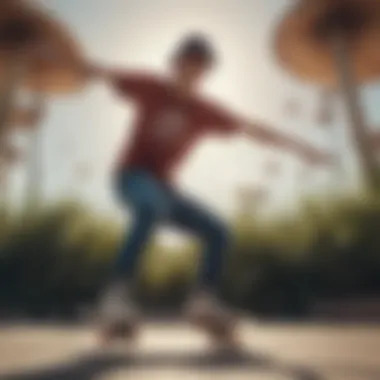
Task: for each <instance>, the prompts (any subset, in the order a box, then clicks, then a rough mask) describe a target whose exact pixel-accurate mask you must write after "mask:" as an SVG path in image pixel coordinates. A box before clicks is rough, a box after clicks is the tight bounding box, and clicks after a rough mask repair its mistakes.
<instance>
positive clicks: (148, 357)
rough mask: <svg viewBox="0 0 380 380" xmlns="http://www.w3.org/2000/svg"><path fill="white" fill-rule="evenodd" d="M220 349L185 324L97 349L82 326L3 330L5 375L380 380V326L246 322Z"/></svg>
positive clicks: (0, 367) (19, 379) (12, 379)
mask: <svg viewBox="0 0 380 380" xmlns="http://www.w3.org/2000/svg"><path fill="white" fill-rule="evenodd" d="M241 340H242V348H241V351H240V352H234V353H232V352H218V351H217V350H215V349H213V348H212V347H210V345H209V344H208V342H207V339H206V338H205V336H204V335H202V334H201V333H200V332H198V331H196V330H194V329H192V328H191V327H189V326H187V325H184V324H181V323H178V324H177V323H166V324H165V323H160V324H154V323H149V324H147V325H146V326H145V327H144V328H143V330H142V332H141V336H140V338H139V339H138V341H136V342H135V343H134V344H133V345H132V346H131V347H127V346H126V345H119V346H115V347H109V348H107V349H104V348H103V349H102V348H100V347H97V346H96V344H95V339H94V332H93V331H92V330H91V329H89V328H83V327H57V326H28V325H25V326H13V327H3V328H0V379H1V380H37V379H38V380H40V379H41V380H119V379H120V380H122V379H123V380H128V379H131V380H132V379H133V380H150V379H167V380H171V379H173V380H174V379H175V380H205V379H210V380H211V379H215V380H219V379H220V380H259V379H260V380H380V326H379V327H375V326H373V327H369V326H365V325H363V326H360V325H358V326H349V327H347V326H346V327H339V326H318V325H258V324H252V323H248V322H247V323H244V324H243V326H242V328H241Z"/></svg>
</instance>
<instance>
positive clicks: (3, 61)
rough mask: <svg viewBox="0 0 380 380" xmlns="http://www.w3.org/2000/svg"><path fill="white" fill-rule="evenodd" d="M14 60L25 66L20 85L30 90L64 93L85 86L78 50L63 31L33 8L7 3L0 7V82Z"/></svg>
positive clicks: (31, 6)
mask: <svg viewBox="0 0 380 380" xmlns="http://www.w3.org/2000/svg"><path fill="white" fill-rule="evenodd" d="M25 49H27V51H28V52H27V54H25V55H23V53H22V52H23V51H24V52H25ZM20 53H21V54H22V55H19V54H20ZM18 59H19V60H23V61H22V62H23V63H25V80H23V82H22V84H23V85H24V86H26V87H28V88H30V89H32V90H38V91H43V92H45V93H53V94H54V93H66V92H73V91H77V90H79V89H80V88H81V87H82V86H83V85H84V84H85V77H84V75H83V73H82V72H81V70H80V67H81V66H82V61H83V57H82V53H81V49H80V48H79V46H78V45H77V42H76V41H75V38H73V36H72V35H70V34H69V32H68V31H67V29H66V28H65V27H64V26H63V25H62V24H61V23H60V22H59V21H57V20H56V19H55V18H54V17H52V16H51V15H50V14H49V13H48V12H46V11H43V10H42V9H39V8H38V7H36V6H35V5H33V4H29V3H26V2H25V1H21V0H18V1H10V0H7V1H6V2H5V3H3V5H0V79H1V77H2V76H4V75H6V73H7V67H8V65H9V63H10V62H16V63H18V61H17V60H18Z"/></svg>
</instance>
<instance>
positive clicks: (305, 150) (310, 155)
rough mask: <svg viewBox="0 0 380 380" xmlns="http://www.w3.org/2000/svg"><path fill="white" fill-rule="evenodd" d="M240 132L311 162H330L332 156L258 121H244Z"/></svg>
mask: <svg viewBox="0 0 380 380" xmlns="http://www.w3.org/2000/svg"><path fill="white" fill-rule="evenodd" d="M240 130H241V132H242V133H243V134H244V135H246V136H248V137H249V138H251V139H253V140H255V141H257V142H259V143H261V144H264V145H268V146H273V147H277V148H280V149H284V150H287V151H289V152H292V153H295V154H296V155H297V156H299V157H300V158H302V159H304V160H306V161H308V162H310V163H312V164H330V163H331V161H332V156H331V155H330V154H327V153H325V152H323V151H321V150H319V149H317V148H314V147H313V146H311V145H310V144H308V143H306V142H302V141H301V140H298V139H296V138H292V137H290V136H288V135H286V134H284V133H281V132H278V131H276V130H274V129H273V128H270V127H269V126H265V125H262V124H258V123H246V126H244V127H242V128H241V129H240Z"/></svg>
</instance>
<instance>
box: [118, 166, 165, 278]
mask: <svg viewBox="0 0 380 380" xmlns="http://www.w3.org/2000/svg"><path fill="white" fill-rule="evenodd" d="M118 191H119V195H120V197H121V200H122V201H123V203H124V204H125V205H126V206H128V207H129V209H130V211H131V216H132V219H131V224H130V225H129V226H128V232H127V234H126V236H125V238H124V240H123V242H122V244H121V248H120V250H119V254H118V256H117V258H116V261H115V266H114V268H113V273H112V275H113V277H114V278H115V279H127V280H131V279H132V277H133V275H134V273H135V270H136V266H137V264H138V261H139V259H140V256H141V254H142V252H143V251H144V249H145V247H146V246H147V244H148V243H149V240H150V237H151V235H152V233H153V232H154V229H155V228H156V227H157V225H158V224H159V222H160V220H162V219H164V218H165V216H166V215H167V214H168V212H169V207H170V204H169V201H168V198H167V194H166V192H165V189H164V187H163V186H162V184H161V183H160V182H159V181H157V180H156V179H155V178H154V177H152V176H151V175H149V174H148V173H145V172H143V171H136V172H132V173H126V175H124V176H122V177H121V178H120V180H119V183H118Z"/></svg>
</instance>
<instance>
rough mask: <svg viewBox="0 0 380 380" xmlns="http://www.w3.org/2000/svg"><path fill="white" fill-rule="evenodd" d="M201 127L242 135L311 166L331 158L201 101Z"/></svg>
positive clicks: (308, 146)
mask: <svg viewBox="0 0 380 380" xmlns="http://www.w3.org/2000/svg"><path fill="white" fill-rule="evenodd" d="M198 109H199V115H200V120H201V124H202V125H206V126H207V127H208V128H210V129H211V130H213V131H216V132H219V133H223V134H226V133H228V134H230V133H232V134H236V133H243V134H244V135H246V136H247V137H249V138H250V139H252V140H254V141H256V142H258V143H261V144H264V145H270V146H272V147H276V148H280V149H285V150H288V151H290V152H292V153H295V154H297V155H298V156H300V158H301V159H303V160H306V161H308V162H311V163H313V164H328V163H331V158H332V157H331V156H330V155H328V154H326V153H324V152H322V151H320V150H318V149H316V148H314V147H312V146H311V145H310V144H307V143H304V142H301V141H300V140H297V139H294V138H292V137H290V136H287V135H286V134H284V133H281V132H279V131H276V130H275V129H273V128H271V127H269V126H267V125H264V124H260V123H255V122H251V121H247V120H246V119H245V118H242V117H239V116H236V115H234V114H232V113H231V112H229V111H227V110H226V109H225V108H224V107H222V106H220V105H217V104H215V103H210V102H205V101H202V102H201V103H200V105H199V107H198Z"/></svg>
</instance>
